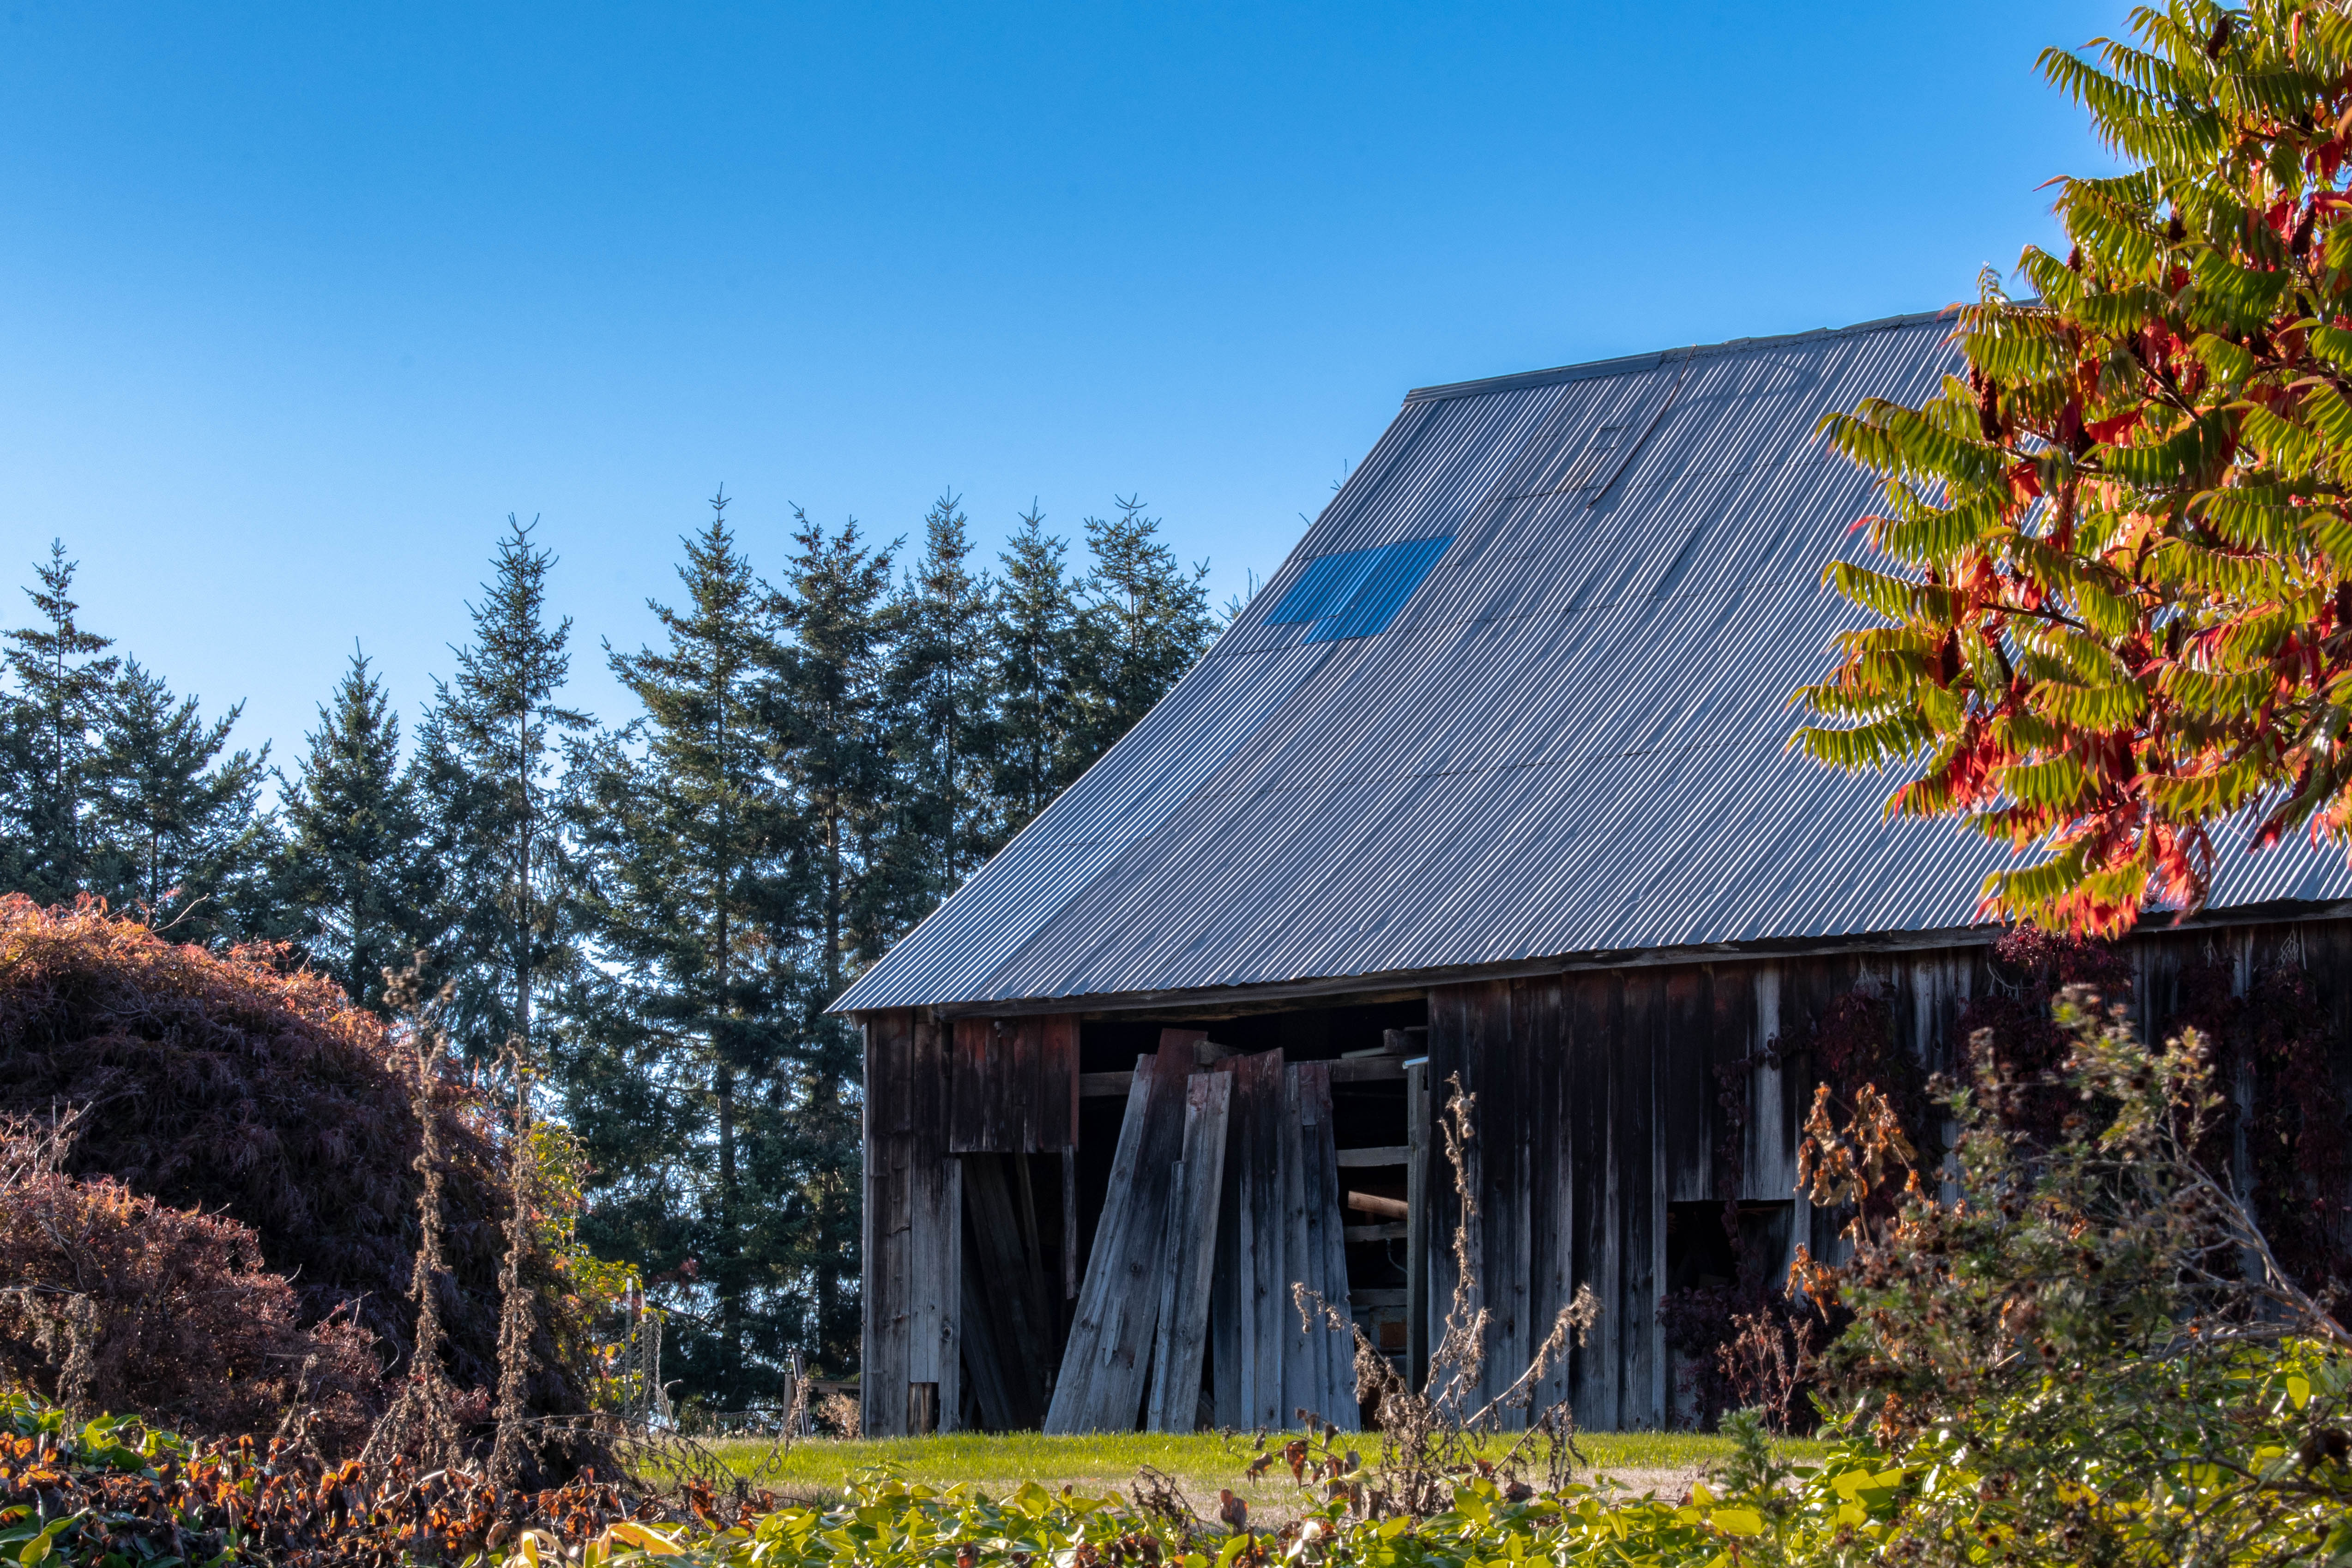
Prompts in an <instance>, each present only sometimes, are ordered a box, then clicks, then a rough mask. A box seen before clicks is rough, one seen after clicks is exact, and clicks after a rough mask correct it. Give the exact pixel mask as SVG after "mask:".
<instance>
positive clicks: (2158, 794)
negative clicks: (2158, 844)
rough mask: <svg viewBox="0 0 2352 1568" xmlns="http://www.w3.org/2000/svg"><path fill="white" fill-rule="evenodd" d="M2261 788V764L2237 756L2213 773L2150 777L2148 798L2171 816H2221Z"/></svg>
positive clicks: (2243, 802)
mask: <svg viewBox="0 0 2352 1568" xmlns="http://www.w3.org/2000/svg"><path fill="white" fill-rule="evenodd" d="M2262 787H2263V769H2262V764H2261V763H2259V762H2258V761H2257V760H2256V759H2255V758H2253V757H2252V756H2251V755H2248V756H2240V757H2237V758H2234V759H2232V760H2231V761H2230V762H2227V763H2223V764H2222V765H2221V766H2220V767H2218V768H2215V769H2213V770H2212V771H2210V773H2195V774H2191V775H2189V777H2186V778H2169V779H2168V778H2154V779H2150V780H2149V781H2148V783H2147V797H2148V800H2149V802H2150V803H2151V804H2152V805H2155V806H2156V808H2157V809H2158V810H2159V811H2161V812H2163V813H2165V814H2166V815H2167V816H2172V817H2176V818H2195V817H2205V816H2226V815H2227V814H2229V813H2231V812H2233V811H2235V810H2237V809H2238V808H2239V807H2240V806H2242V805H2245V804H2246V803H2247V802H2248V801H2250V800H2252V799H2253V798H2254V796H2255V795H2258V794H2260V793H2261V791H2262Z"/></svg>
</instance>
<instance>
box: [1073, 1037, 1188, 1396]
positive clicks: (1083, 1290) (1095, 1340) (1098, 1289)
mask: <svg viewBox="0 0 2352 1568" xmlns="http://www.w3.org/2000/svg"><path fill="white" fill-rule="evenodd" d="M1199 1038H1202V1035H1201V1033H1200V1031H1197V1030H1179V1029H1170V1030H1167V1031H1165V1032H1164V1033H1163V1034H1162V1036H1161V1037H1160V1050H1159V1053H1158V1054H1157V1055H1155V1056H1151V1057H1145V1058H1139V1059H1138V1060H1137V1063H1136V1074H1135V1080H1134V1084H1133V1086H1132V1087H1131V1088H1130V1089H1129V1094H1128V1102H1127V1115H1126V1118H1125V1119H1124V1120H1123V1121H1121V1123H1120V1125H1119V1134H1118V1150H1117V1152H1116V1153H1115V1155H1114V1156H1113V1159H1112V1164H1111V1175H1110V1190H1109V1193H1108V1195H1107V1196H1106V1198H1105V1199H1104V1203H1103V1210H1102V1217H1101V1219H1100V1221H1099V1222H1098V1224H1097V1227H1096V1231H1095V1245H1094V1252H1093V1255H1092V1257H1091V1258H1089V1260H1088V1263H1087V1277H1086V1279H1085V1281H1084V1282H1083V1283H1082V1284H1081V1285H1080V1286H1079V1287H1078V1304H1077V1311H1076V1315H1075V1317H1074V1318H1073V1319H1072V1321H1071V1324H1070V1336H1069V1341H1068V1343H1067V1345H1066V1347H1065V1349H1064V1351H1063V1353H1062V1369H1061V1373H1060V1375H1059V1377H1058V1378H1057V1379H1056V1381H1055V1386H1054V1399H1053V1404H1052V1405H1051V1406H1050V1407H1049V1408H1048V1410H1047V1412H1046V1416H1045V1430H1046V1431H1048V1432H1056V1433H1070V1432H1131V1431H1133V1430H1135V1426H1136V1423H1137V1420H1138V1419H1139V1416H1140V1415H1141V1414H1142V1408H1143V1390H1144V1383H1145V1380H1146V1378H1147V1377H1148V1376H1149V1375H1150V1367H1151V1339H1152V1333H1153V1331H1154V1329H1155V1328H1156V1327H1157V1325H1158V1318H1159V1307H1160V1288H1159V1287H1160V1275H1161V1271H1162V1269H1163V1268H1164V1267H1165V1264H1166V1258H1165V1257H1164V1250H1165V1246H1166V1240H1167V1231H1168V1191H1169V1183H1170V1176H1171V1167H1173V1166H1174V1164H1175V1163H1176V1160H1177V1156H1178V1154H1179V1152H1181V1148H1182V1144H1183V1135H1184V1080H1185V1079H1186V1078H1188V1077H1189V1076H1191V1073H1192V1043H1193V1041H1194V1040H1196V1039H1199Z"/></svg>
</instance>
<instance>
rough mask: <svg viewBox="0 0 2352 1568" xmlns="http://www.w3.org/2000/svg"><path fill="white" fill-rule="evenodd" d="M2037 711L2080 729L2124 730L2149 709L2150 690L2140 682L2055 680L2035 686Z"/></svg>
mask: <svg viewBox="0 0 2352 1568" xmlns="http://www.w3.org/2000/svg"><path fill="white" fill-rule="evenodd" d="M2030 700H2031V701H2032V705H2033V710H2034V711H2035V712H2037V713H2041V714H2043V715H2045V716H2046V717H2048V718H2051V719H2054V720H2056V721H2058V722H2060V723H2062V724H2067V725H2072V726H2073V727H2074V728H2075V729H2078V730H2121V729H2126V728H2127V727H2129V726H2130V725H2131V724H2133V723H2134V722H2136V721H2137V720H2138V718H2139V716H2140V715H2141V714H2142V713H2144V712H2146V711H2147V693H2146V692H2144V691H2142V690H2141V689H2139V687H2138V685H2137V683H2136V682H2132V681H2124V682H2121V683H2119V684H2117V685H2114V686H2075V685H2071V684H2069V683H2067V682H2065V681H2058V680H2051V681H2044V682H2043V683H2042V684H2041V685H2039V686H2037V687H2035V688H2034V689H2033V691H2032V697H2031V698H2030Z"/></svg>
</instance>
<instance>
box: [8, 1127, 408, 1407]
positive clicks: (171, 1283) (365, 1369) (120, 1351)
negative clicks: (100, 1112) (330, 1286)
mask: <svg viewBox="0 0 2352 1568" xmlns="http://www.w3.org/2000/svg"><path fill="white" fill-rule="evenodd" d="M71 1136H72V1128H71V1125H70V1123H68V1125H67V1126H66V1127H65V1128H63V1129H58V1128H55V1127H52V1126H45V1125H39V1124H32V1123H26V1122H16V1123H14V1124H5V1125H0V1368H5V1375H6V1376H7V1378H8V1380H9V1381H10V1382H13V1383H15V1384H19V1385H22V1386H29V1387H31V1388H34V1389H36V1390H37V1391H38V1392H39V1393H40V1394H43V1395H44V1396H46V1397H47V1398H51V1399H56V1400H59V1401H61V1402H63V1403H65V1404H67V1405H71V1406H74V1407H77V1408H80V1409H102V1410H135V1411H138V1412H140V1413H141V1414H142V1415H146V1416H148V1417H150V1418H152V1419H154V1420H156V1421H160V1422H165V1423H168V1424H170V1425H172V1426H177V1427H180V1428H182V1429H183V1430H186V1431H191V1432H197V1433H205V1434H214V1435H226V1436H235V1435H238V1434H243V1433H250V1432H264V1433H266V1432H268V1431H270V1430H271V1429H272V1428H273V1427H276V1426H278V1425H279V1424H280V1423H281V1422H284V1421H286V1420H287V1418H288V1416H289V1412H300V1413H302V1415H300V1416H299V1419H300V1420H301V1421H302V1424H303V1426H304V1429H305V1432H306V1435H308V1436H311V1437H313V1438H315V1439H316V1440H318V1441H319V1442H320V1443H322V1444H324V1445H325V1446H326V1447H329V1448H330V1449H332V1450H341V1449H343V1448H346V1447H351V1446H352V1445H354V1444H356V1443H357V1442H359V1441H360V1440H361V1439H362V1438H364V1437H365V1436H366V1435H367V1427H368V1424H369V1420H370V1418H371V1416H372V1415H373V1406H374V1405H375V1403H376V1399H377V1395H378V1391H379V1388H380V1384H381V1379H382V1369H381V1368H380V1367H379V1365H378V1364H377V1361H376V1356H375V1352H374V1346H373V1344H372V1343H371V1342H370V1341H369V1336H368V1335H367V1334H365V1333H364V1332H362V1331H361V1330H360V1329H359V1328H358V1326H357V1325H356V1324H354V1323H352V1321H351V1320H350V1317H349V1315H348V1314H347V1313H340V1312H339V1313H337V1314H335V1315H334V1316H332V1317H331V1318H330V1319H329V1320H327V1321H323V1322H319V1323H314V1324H311V1325H310V1326H309V1327H308V1328H304V1327H302V1326H300V1325H299V1322H298V1317H299V1314H298V1311H297V1306H296V1300H295V1293H294V1288H293V1287H292V1286H291V1285H289V1283H288V1282H287V1280H286V1277H285V1276H284V1275H282V1274H273V1273H271V1272H269V1270H268V1268H265V1267H264V1266H263V1264H262V1260H261V1247H260V1245H259V1243H258V1241H257V1239H256V1237H255V1236H254V1234H253V1232H252V1230H250V1229H249V1228H248V1227H247V1226H242V1225H239V1224H237V1223H236V1221H235V1220H233V1219H228V1218H226V1217H225V1216H223V1215H205V1214H192V1213H189V1212H187V1211H185V1210H182V1209H174V1208H167V1207H165V1206H164V1205H161V1204H159V1203H157V1202H156V1201H155V1200H154V1199H153V1198H151V1197H142V1196H141V1195H140V1194H136V1193H133V1192H132V1191H131V1189H129V1188H128V1187H126V1186H124V1185H123V1184H121V1183H120V1182H117V1181H115V1180H113V1179H112V1178H111V1177H107V1176H100V1177H98V1178H96V1179H94V1180H89V1181H80V1180H77V1179H75V1178H74V1177H71V1176H68V1175H67V1174H66V1173H64V1172H62V1171H60V1170H58V1156H60V1155H61V1154H62V1153H63V1152H65V1150H66V1149H67V1148H68V1147H69V1146H70V1139H71Z"/></svg>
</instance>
